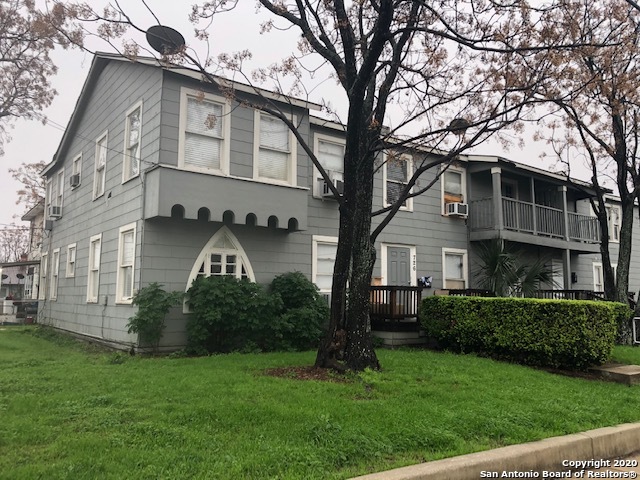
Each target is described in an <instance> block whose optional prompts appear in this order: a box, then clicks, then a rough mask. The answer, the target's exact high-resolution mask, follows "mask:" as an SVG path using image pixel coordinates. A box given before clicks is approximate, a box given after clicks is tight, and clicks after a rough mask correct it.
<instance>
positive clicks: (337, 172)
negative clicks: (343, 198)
mask: <svg viewBox="0 0 640 480" xmlns="http://www.w3.org/2000/svg"><path fill="white" fill-rule="evenodd" d="M344 148H345V141H344V140H343V139H340V138H336V137H330V136H328V135H322V134H318V133H316V134H315V135H314V152H315V154H316V157H317V159H318V161H319V162H320V165H322V168H324V169H325V171H326V172H327V174H328V175H329V177H330V178H331V180H332V181H333V183H334V185H336V184H338V182H342V181H343V180H344ZM313 172H314V175H313V178H314V182H313V194H314V196H316V197H321V196H323V195H329V194H330V190H329V188H327V187H326V185H325V181H324V179H323V178H322V175H320V171H319V170H318V169H317V168H315V167H314V168H313Z"/></svg>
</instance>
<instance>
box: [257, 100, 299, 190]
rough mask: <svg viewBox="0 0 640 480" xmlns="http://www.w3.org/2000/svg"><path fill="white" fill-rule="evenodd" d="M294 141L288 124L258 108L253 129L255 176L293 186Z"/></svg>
mask: <svg viewBox="0 0 640 480" xmlns="http://www.w3.org/2000/svg"><path fill="white" fill-rule="evenodd" d="M295 146H296V144H295V142H294V140H293V135H292V134H291V131H290V130H289V127H288V126H287V125H286V124H285V123H284V122H283V121H282V120H280V119H279V118H276V117H273V116H271V115H267V114H266V113H262V112H259V111H256V113H255V132H254V167H253V168H254V178H256V179H259V180H263V181H266V182H271V183H281V184H288V185H294V184H295V178H296V163H295V157H296V154H295Z"/></svg>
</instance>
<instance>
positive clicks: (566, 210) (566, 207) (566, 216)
mask: <svg viewBox="0 0 640 480" xmlns="http://www.w3.org/2000/svg"><path fill="white" fill-rule="evenodd" d="M558 190H559V191H561V192H562V213H563V214H564V215H563V216H564V239H565V240H566V241H567V242H568V241H569V204H568V203H567V186H566V185H563V186H561V187H558Z"/></svg>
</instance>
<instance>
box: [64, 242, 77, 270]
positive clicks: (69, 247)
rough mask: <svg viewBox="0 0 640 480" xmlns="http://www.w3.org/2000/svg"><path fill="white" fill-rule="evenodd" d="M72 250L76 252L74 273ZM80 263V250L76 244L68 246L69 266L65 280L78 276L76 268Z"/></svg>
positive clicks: (67, 266) (67, 265)
mask: <svg viewBox="0 0 640 480" xmlns="http://www.w3.org/2000/svg"><path fill="white" fill-rule="evenodd" d="M71 250H73V251H74V252H75V254H74V255H75V258H74V261H73V271H71ZM77 263H78V248H77V246H76V244H75V243H71V244H69V245H67V264H66V268H65V278H73V277H75V276H76V267H77Z"/></svg>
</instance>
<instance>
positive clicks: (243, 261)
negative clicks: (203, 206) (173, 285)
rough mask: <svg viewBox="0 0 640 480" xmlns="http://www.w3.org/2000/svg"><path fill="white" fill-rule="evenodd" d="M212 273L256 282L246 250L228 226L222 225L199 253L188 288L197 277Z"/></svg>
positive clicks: (207, 275)
mask: <svg viewBox="0 0 640 480" xmlns="http://www.w3.org/2000/svg"><path fill="white" fill-rule="evenodd" d="M211 275H231V276H234V277H236V278H246V279H249V280H251V281H252V282H255V276H254V274H253V268H251V264H250V263H249V258H248V257H247V254H246V252H245V251H244V249H243V248H242V245H240V242H239V241H238V239H237V238H236V236H235V235H234V234H233V233H232V232H231V230H229V228H228V227H226V226H223V227H221V228H220V230H218V231H217V232H216V233H215V234H214V235H213V237H211V239H210V240H209V241H208V242H207V244H206V245H205V246H204V248H203V249H202V251H201V252H200V255H198V259H197V260H196V262H195V263H194V264H193V268H192V269H191V274H190V275H189V281H188V282H187V288H186V290H188V289H189V287H191V284H192V283H193V281H194V280H195V279H196V278H197V277H200V276H204V277H209V276H211Z"/></svg>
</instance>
